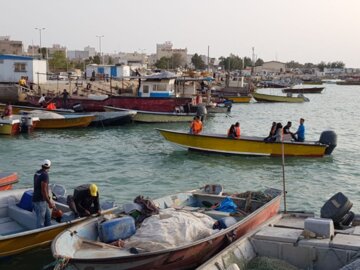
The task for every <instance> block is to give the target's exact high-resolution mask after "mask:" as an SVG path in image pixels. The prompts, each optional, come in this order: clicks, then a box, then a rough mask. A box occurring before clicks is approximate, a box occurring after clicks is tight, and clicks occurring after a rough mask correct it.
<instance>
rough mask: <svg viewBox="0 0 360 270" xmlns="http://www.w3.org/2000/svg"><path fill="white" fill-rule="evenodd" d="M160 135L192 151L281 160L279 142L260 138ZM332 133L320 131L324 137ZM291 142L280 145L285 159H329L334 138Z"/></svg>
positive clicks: (183, 133)
mask: <svg viewBox="0 0 360 270" xmlns="http://www.w3.org/2000/svg"><path fill="white" fill-rule="evenodd" d="M158 131H159V132H160V134H161V135H162V136H163V137H164V138H165V139H166V140H167V141H169V142H171V143H173V144H175V145H177V146H180V147H183V148H186V149H189V150H196V151H204V152H214V153H222V154H233V155H259V156H281V155H282V143H281V142H265V141H264V138H261V137H253V136H241V137H240V139H233V138H228V137H227V136H226V135H222V134H205V133H204V134H199V135H193V134H189V133H187V132H182V131H174V130H165V129H158ZM326 132H330V133H333V132H332V131H324V132H323V134H324V133H326ZM323 134H322V135H321V137H320V141H317V142H314V141H307V142H292V141H290V140H289V141H284V142H283V144H284V155H285V156H303V157H322V156H324V155H330V154H331V152H332V151H333V150H334V148H335V147H336V134H335V133H333V135H334V137H333V139H334V140H329V141H326V142H325V140H322V138H323Z"/></svg>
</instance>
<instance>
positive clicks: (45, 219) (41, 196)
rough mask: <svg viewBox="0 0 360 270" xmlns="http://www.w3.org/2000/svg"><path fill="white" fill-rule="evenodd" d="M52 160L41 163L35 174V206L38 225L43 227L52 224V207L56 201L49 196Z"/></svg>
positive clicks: (33, 199)
mask: <svg viewBox="0 0 360 270" xmlns="http://www.w3.org/2000/svg"><path fill="white" fill-rule="evenodd" d="M50 166H51V161H50V160H48V159H46V160H44V162H43V163H42V165H41V169H40V170H38V171H37V172H36V173H35V175H34V193H33V198H32V201H33V206H34V211H35V214H36V226H37V228H42V227H44V226H45V227H46V226H50V225H51V214H50V208H54V207H55V205H54V203H53V202H52V201H51V200H50V196H49V175H48V171H49V169H50Z"/></svg>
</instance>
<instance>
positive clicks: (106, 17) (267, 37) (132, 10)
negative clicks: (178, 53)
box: [0, 0, 360, 68]
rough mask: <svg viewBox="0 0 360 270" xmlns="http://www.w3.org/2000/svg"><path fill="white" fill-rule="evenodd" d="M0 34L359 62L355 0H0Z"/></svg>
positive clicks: (123, 47) (74, 44) (75, 43)
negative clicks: (166, 45) (168, 44)
mask: <svg viewBox="0 0 360 270" xmlns="http://www.w3.org/2000/svg"><path fill="white" fill-rule="evenodd" d="M2 2H3V3H2V4H1V11H2V12H1V16H0V36H6V35H9V36H10V37H11V39H13V40H22V41H23V43H24V45H25V48H27V46H28V45H31V44H34V45H38V44H39V42H40V41H39V39H40V35H39V31H38V30H36V29H35V28H36V27H41V28H46V29H45V30H43V31H42V32H41V33H42V45H43V46H52V45H53V44H60V45H62V46H66V47H67V48H68V49H69V50H75V49H78V50H82V49H83V48H84V47H86V46H91V47H95V48H96V50H99V38H97V36H102V35H103V36H104V37H103V38H101V47H102V51H103V52H107V53H114V52H120V51H121V52H133V51H138V52H146V53H147V54H150V53H155V50H156V44H157V43H163V42H165V41H171V42H172V43H173V44H174V48H187V49H188V53H190V54H192V53H199V54H205V55H206V54H207V50H208V46H210V56H211V57H220V56H228V55H229V54H230V53H233V54H236V55H239V56H240V57H243V56H248V57H251V55H252V47H254V48H255V54H256V56H257V57H258V58H262V59H263V60H265V61H270V60H278V61H283V62H288V61H291V60H294V61H297V62H300V63H307V62H312V63H319V62H321V61H325V62H333V61H343V62H344V63H345V64H346V66H347V67H359V68H360V52H359V51H360V34H359V28H360V15H359V11H360V1H359V0H302V1H295V0H221V1H220V0H182V1H176V0H128V1H123V0H103V1H95V0H87V1H85V0H62V1H52V0H32V1H25V0H11V1H5V0H4V1H2Z"/></svg>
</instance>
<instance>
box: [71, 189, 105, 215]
mask: <svg viewBox="0 0 360 270" xmlns="http://www.w3.org/2000/svg"><path fill="white" fill-rule="evenodd" d="M67 203H68V205H69V207H70V209H71V210H72V211H73V212H74V213H75V216H80V217H86V216H90V215H92V214H96V213H97V214H100V213H101V211H100V206H99V192H98V187H97V186H96V185H95V184H85V185H81V186H78V187H76V188H75V189H74V195H73V196H71V195H69V196H68V197H67Z"/></svg>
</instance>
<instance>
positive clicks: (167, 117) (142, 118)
mask: <svg viewBox="0 0 360 270" xmlns="http://www.w3.org/2000/svg"><path fill="white" fill-rule="evenodd" d="M104 109H105V110H106V111H128V110H127V109H124V108H118V107H112V106H104ZM131 111H134V112H135V113H136V114H135V115H134V118H133V120H134V121H135V122H143V123H170V122H191V121H192V120H193V119H194V117H195V116H196V113H181V112H152V111H141V110H131Z"/></svg>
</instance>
